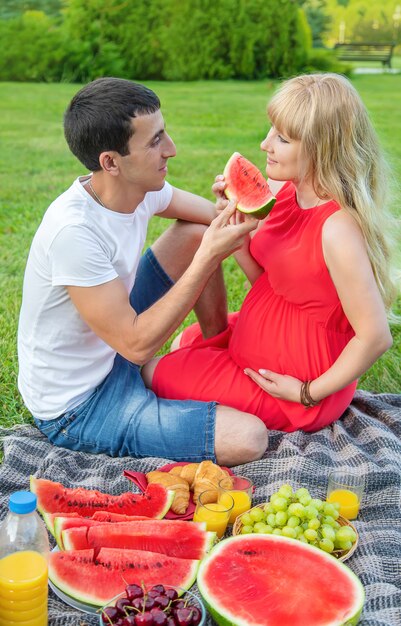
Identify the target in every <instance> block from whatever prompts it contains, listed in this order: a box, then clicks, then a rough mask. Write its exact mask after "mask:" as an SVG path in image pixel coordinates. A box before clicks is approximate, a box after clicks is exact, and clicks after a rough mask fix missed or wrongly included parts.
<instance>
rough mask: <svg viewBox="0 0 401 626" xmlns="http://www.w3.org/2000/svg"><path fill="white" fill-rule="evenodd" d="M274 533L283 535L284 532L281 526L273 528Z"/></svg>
mask: <svg viewBox="0 0 401 626" xmlns="http://www.w3.org/2000/svg"><path fill="white" fill-rule="evenodd" d="M272 534H273V535H279V536H280V537H281V535H282V532H281V528H273V533H272Z"/></svg>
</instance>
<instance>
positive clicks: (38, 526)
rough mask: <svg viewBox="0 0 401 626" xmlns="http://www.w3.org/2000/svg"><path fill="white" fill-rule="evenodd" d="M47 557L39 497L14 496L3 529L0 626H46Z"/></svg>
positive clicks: (0, 531)
mask: <svg viewBox="0 0 401 626" xmlns="http://www.w3.org/2000/svg"><path fill="white" fill-rule="evenodd" d="M48 554H49V538H48V535H47V531H46V527H45V525H44V524H43V522H42V520H41V518H40V517H39V515H38V514H37V512H36V495H35V494H34V493H31V492H30V491H17V492H15V493H13V494H12V495H11V496H10V500H9V512H8V514H7V516H6V518H5V520H4V521H3V523H2V524H1V526H0V626H47V593H48V592H47V583H48V580H47V557H48Z"/></svg>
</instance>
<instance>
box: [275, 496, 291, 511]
mask: <svg viewBox="0 0 401 626" xmlns="http://www.w3.org/2000/svg"><path fill="white" fill-rule="evenodd" d="M273 509H274V510H275V511H276V513H277V512H278V511H286V510H287V509H288V501H287V499H286V498H283V497H281V496H280V497H278V498H276V499H275V501H274V502H273Z"/></svg>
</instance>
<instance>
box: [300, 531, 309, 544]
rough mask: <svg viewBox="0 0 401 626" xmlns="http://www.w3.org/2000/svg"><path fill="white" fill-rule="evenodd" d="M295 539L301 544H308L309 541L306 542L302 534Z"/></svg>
mask: <svg viewBox="0 0 401 626" xmlns="http://www.w3.org/2000/svg"><path fill="white" fill-rule="evenodd" d="M297 539H298V541H302V543H309V541H308V540H307V538H306V537H305V535H304V534H303V533H301V534H300V535H298V537H297Z"/></svg>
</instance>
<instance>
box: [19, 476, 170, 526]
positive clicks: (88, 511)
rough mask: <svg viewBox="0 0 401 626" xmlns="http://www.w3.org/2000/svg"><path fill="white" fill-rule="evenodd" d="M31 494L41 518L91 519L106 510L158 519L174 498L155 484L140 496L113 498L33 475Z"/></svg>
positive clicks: (92, 490)
mask: <svg viewBox="0 0 401 626" xmlns="http://www.w3.org/2000/svg"><path fill="white" fill-rule="evenodd" d="M31 491H33V493H35V494H36V496H37V499H38V510H39V511H40V512H41V513H42V515H43V513H56V512H57V513H68V514H70V513H78V514H79V515H81V516H85V517H91V516H92V515H93V513H95V512H96V511H108V512H110V513H123V514H125V515H140V516H143V515H144V516H146V517H152V518H158V519H161V518H162V517H164V516H165V514H166V513H167V511H168V510H169V508H170V506H171V503H172V501H173V498H174V492H173V491H167V490H166V489H165V488H164V487H163V486H161V485H157V484H154V485H148V487H147V489H146V491H145V493H143V494H136V493H132V492H127V493H123V494H121V495H118V496H114V495H111V494H108V493H101V492H100V491H97V490H95V489H85V488H83V487H78V488H77V489H70V488H68V487H64V485H62V484H61V483H56V482H53V481H51V480H46V479H43V478H35V477H34V476H31Z"/></svg>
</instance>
